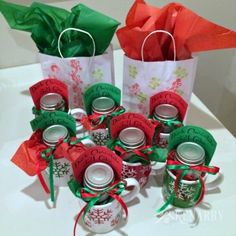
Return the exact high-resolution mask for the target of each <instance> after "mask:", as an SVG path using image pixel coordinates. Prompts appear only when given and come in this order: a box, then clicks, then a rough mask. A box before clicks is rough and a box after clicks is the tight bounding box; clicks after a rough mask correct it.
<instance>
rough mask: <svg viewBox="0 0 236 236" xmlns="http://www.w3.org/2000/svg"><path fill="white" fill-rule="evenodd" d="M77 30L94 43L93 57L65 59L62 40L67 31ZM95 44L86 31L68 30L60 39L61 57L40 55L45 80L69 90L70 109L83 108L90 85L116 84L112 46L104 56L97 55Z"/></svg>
mask: <svg viewBox="0 0 236 236" xmlns="http://www.w3.org/2000/svg"><path fill="white" fill-rule="evenodd" d="M69 30H75V31H79V32H82V33H85V34H87V35H88V36H89V37H90V39H91V40H92V42H93V47H94V50H93V55H92V56H91V57H71V58H63V55H62V53H61V50H60V39H61V36H62V34H64V33H65V32H66V31H69ZM95 47H96V45H95V42H94V39H93V37H92V36H91V35H90V34H89V33H88V32H87V31H84V30H80V29H75V28H68V29H66V30H64V31H62V32H61V34H60V36H59V38H58V51H59V54H60V55H61V57H57V56H50V55H46V54H41V53H40V54H39V59H40V63H41V67H42V72H43V76H44V78H47V77H50V78H55V79H59V80H61V81H63V82H65V83H66V84H67V85H68V88H69V105H70V108H77V107H80V108H83V107H84V104H83V99H82V97H83V93H84V90H85V89H86V88H87V87H89V86H90V85H92V84H94V83H97V82H99V83H100V82H105V83H110V84H115V80H114V60H113V49H112V45H110V46H109V47H108V49H107V50H106V52H105V53H104V54H102V55H98V56H94V55H95V49H96V48H95Z"/></svg>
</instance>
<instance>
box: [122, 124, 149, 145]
mask: <svg viewBox="0 0 236 236" xmlns="http://www.w3.org/2000/svg"><path fill="white" fill-rule="evenodd" d="M119 139H120V141H121V142H122V143H123V144H124V145H125V146H126V147H127V148H130V149H135V148H138V147H141V146H143V145H144V144H145V134H144V132H143V131H142V130H141V129H139V128H136V127H128V128H126V129H123V130H122V131H121V132H120V134H119Z"/></svg>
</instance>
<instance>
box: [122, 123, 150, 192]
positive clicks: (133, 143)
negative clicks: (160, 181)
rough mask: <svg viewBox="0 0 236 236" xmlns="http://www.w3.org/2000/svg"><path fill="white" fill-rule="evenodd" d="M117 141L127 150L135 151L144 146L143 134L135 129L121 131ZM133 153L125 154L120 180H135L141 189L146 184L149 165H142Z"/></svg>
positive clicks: (129, 128) (144, 138)
mask: <svg viewBox="0 0 236 236" xmlns="http://www.w3.org/2000/svg"><path fill="white" fill-rule="evenodd" d="M119 140H120V141H121V143H122V144H123V145H124V147H126V149H127V150H135V149H138V148H141V147H143V146H145V145H146V137H145V134H144V132H143V131H142V130H141V129H139V128H136V127H128V128H125V129H123V130H122V131H121V132H120V134H119ZM135 156H136V155H135V154H133V153H127V154H126V155H125V156H124V160H123V163H122V172H121V175H122V178H123V179H125V178H135V179H136V180H137V181H138V182H139V185H140V187H141V188H142V187H143V186H144V185H145V184H146V183H147V182H148V178H149V175H150V172H151V165H150V164H145V165H144V164H142V163H141V162H140V160H139V159H136V158H137V157H135Z"/></svg>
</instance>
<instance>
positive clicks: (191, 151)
mask: <svg viewBox="0 0 236 236" xmlns="http://www.w3.org/2000/svg"><path fill="white" fill-rule="evenodd" d="M176 159H177V160H178V161H180V162H181V163H183V164H185V165H189V166H196V165H200V164H203V163H204V162H205V150H204V149H203V147H202V146H200V145H199V144H197V143H194V142H184V143H181V144H180V145H179V146H178V147H177V149H176Z"/></svg>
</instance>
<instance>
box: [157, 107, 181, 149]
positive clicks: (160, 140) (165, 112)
mask: <svg viewBox="0 0 236 236" xmlns="http://www.w3.org/2000/svg"><path fill="white" fill-rule="evenodd" d="M178 113H179V112H178V109H177V108H176V107H175V106H173V105H171V104H161V105H158V106H157V107H156V108H155V111H154V114H153V119H154V120H157V121H159V122H161V123H162V130H161V132H160V134H159V135H160V136H159V137H156V139H157V145H158V146H160V147H162V148H165V147H167V145H168V140H169V136H170V133H171V132H172V131H173V130H174V126H168V125H166V122H170V121H175V120H177V119H178Z"/></svg>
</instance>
